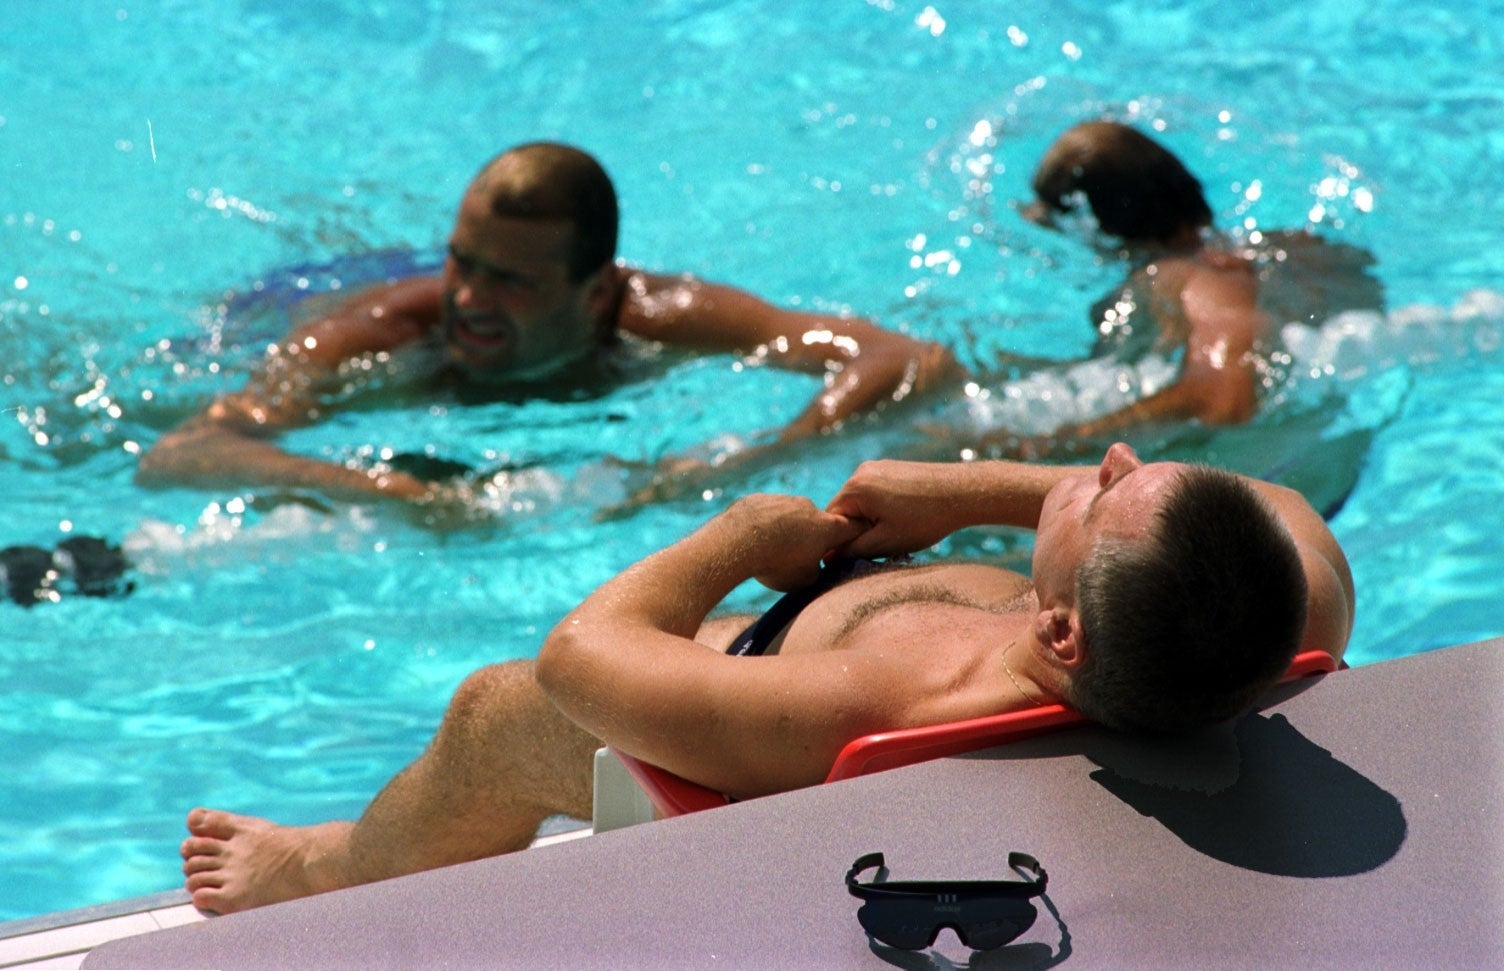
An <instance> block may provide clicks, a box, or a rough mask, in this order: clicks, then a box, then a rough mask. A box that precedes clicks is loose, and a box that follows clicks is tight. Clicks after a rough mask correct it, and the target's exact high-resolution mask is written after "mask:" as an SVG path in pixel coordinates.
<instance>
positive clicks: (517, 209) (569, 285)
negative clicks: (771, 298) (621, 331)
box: [443, 142, 617, 380]
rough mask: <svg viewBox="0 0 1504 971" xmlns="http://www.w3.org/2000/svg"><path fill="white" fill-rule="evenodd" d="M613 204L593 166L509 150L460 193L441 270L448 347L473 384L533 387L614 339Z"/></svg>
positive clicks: (524, 148) (580, 155)
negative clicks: (528, 382)
mask: <svg viewBox="0 0 1504 971" xmlns="http://www.w3.org/2000/svg"><path fill="white" fill-rule="evenodd" d="M616 237H617V205H616V191H615V189H614V188H613V187H612V185H611V179H610V178H609V177H608V176H607V175H606V173H605V171H604V170H603V169H602V168H601V166H600V164H599V163H597V162H596V160H595V159H594V158H592V157H591V156H589V155H588V154H586V153H585V152H582V151H580V150H579V149H576V148H571V147H570V146H568V145H559V144H556V143H552V142H536V143H532V144H528V145H521V146H518V147H516V148H513V149H509V150H508V151H506V152H503V153H502V154H501V155H499V156H497V157H496V158H495V159H493V160H492V161H491V162H489V163H487V165H486V166H485V167H484V168H482V169H481V171H480V172H479V173H478V174H477V175H476V176H475V179H474V180H473V181H472V182H471V183H470V185H469V187H468V188H467V189H466V190H465V195H464V197H463V198H462V199H461V201H460V211H459V215H458V216H457V217H456V219H455V226H454V231H453V233H452V234H451V235H450V238H449V254H448V259H446V260H445V263H444V331H443V332H444V337H445V340H446V342H447V344H448V348H449V353H450V357H451V359H452V360H453V361H454V363H455V364H456V365H458V366H459V367H460V369H461V370H463V371H465V372H466V373H467V374H469V375H470V376H471V377H474V378H478V379H481V380H516V379H522V378H530V377H537V376H540V375H543V374H546V373H548V372H552V371H555V370H557V369H558V368H559V367H561V366H562V365H565V364H568V363H569V362H571V361H574V360H577V359H579V358H581V357H584V356H585V355H587V354H588V353H590V352H591V351H592V350H594V349H595V348H596V347H597V346H599V344H600V343H601V341H602V340H603V339H604V338H605V336H606V335H608V334H609V333H610V322H609V321H608V320H607V319H606V318H607V310H608V309H609V308H608V303H609V296H610V293H611V291H612V288H611V283H612V281H613V280H614V272H613V264H612V261H613V259H614V257H615V255H616Z"/></svg>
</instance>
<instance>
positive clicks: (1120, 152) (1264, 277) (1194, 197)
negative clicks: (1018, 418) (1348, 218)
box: [982, 121, 1383, 454]
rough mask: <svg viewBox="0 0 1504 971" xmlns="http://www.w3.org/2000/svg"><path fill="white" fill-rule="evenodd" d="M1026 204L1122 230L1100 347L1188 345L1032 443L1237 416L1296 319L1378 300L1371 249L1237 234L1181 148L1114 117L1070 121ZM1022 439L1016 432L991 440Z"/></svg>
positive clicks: (1034, 215)
mask: <svg viewBox="0 0 1504 971" xmlns="http://www.w3.org/2000/svg"><path fill="white" fill-rule="evenodd" d="M1033 190H1034V194H1035V201H1034V202H1033V203H1032V204H1030V205H1028V206H1027V207H1026V208H1025V211H1024V214H1025V216H1026V217H1028V218H1030V219H1031V220H1033V221H1035V222H1040V223H1043V224H1046V225H1049V224H1053V222H1054V221H1055V219H1056V217H1058V216H1061V215H1063V214H1066V213H1072V212H1074V211H1076V210H1077V209H1079V208H1080V207H1081V205H1082V204H1083V203H1084V204H1085V206H1086V207H1087V208H1089V209H1090V212H1091V215H1092V216H1093V217H1095V220H1096V225H1097V228H1098V229H1099V230H1100V231H1101V233H1102V234H1104V235H1105V236H1108V237H1112V238H1113V239H1114V240H1115V241H1116V242H1117V243H1118V244H1120V247H1121V249H1120V253H1121V254H1122V255H1123V256H1125V257H1126V259H1127V260H1128V262H1129V264H1130V266H1131V267H1132V269H1131V272H1130V274H1129V277H1128V279H1127V281H1126V282H1125V283H1124V284H1123V286H1122V287H1121V288H1120V289H1119V290H1118V291H1117V292H1115V293H1113V294H1111V295H1109V296H1108V297H1107V298H1106V299H1104V300H1102V301H1100V302H1099V303H1098V304H1097V306H1096V307H1095V308H1093V313H1092V316H1093V320H1092V323H1093V326H1094V327H1095V328H1096V330H1097V333H1098V341H1097V347H1096V349H1095V351H1094V353H1093V357H1094V358H1100V357H1108V356H1117V357H1120V358H1122V359H1124V360H1125V361H1129V360H1136V359H1139V358H1142V357H1143V356H1144V354H1146V353H1148V352H1150V351H1160V352H1163V353H1166V354H1170V353H1174V352H1177V351H1178V352H1179V353H1180V362H1179V373H1178V375H1176V376H1175V377H1174V379H1173V380H1170V381H1169V382H1168V383H1167V384H1165V385H1164V386H1163V387H1160V388H1158V390H1155V391H1153V392H1152V393H1149V394H1147V395H1145V396H1144V397H1142V398H1139V399H1138V400H1136V401H1133V402H1132V403H1130V404H1128V405H1126V406H1123V407H1120V408H1118V409H1117V410H1114V411H1110V412H1108V413H1106V414H1103V415H1100V416H1097V417H1095V418H1092V419H1090V420H1088V421H1084V422H1081V423H1079V424H1074V425H1069V426H1065V427H1062V428H1059V429H1056V430H1055V431H1054V432H1053V433H1052V434H1051V435H1049V436H1048V437H1047V438H1045V439H1034V440H1031V441H1028V442H1025V443H1023V445H1024V450H1025V452H1026V453H1027V454H1038V452H1039V451H1041V450H1048V449H1049V448H1050V447H1051V446H1052V445H1058V444H1060V443H1062V442H1066V441H1069V440H1073V439H1074V440H1079V439H1081V438H1095V439H1104V438H1105V439H1110V438H1111V437H1112V436H1115V435H1118V434H1121V433H1123V432H1124V431H1125V430H1127V429H1129V428H1133V427H1137V426H1141V425H1146V424H1153V423H1162V422H1177V421H1184V420H1190V419H1194V420H1197V421H1200V422H1201V423H1203V424H1206V425H1214V426H1215V425H1237V424H1241V423H1243V422H1246V421H1248V420H1249V419H1251V418H1252V417H1253V416H1254V415H1255V414H1256V413H1257V411H1258V409H1259V400H1260V393H1261V391H1262V390H1263V389H1262V385H1261V380H1262V376H1261V369H1262V368H1263V366H1264V363H1265V362H1267V361H1268V359H1269V356H1270V352H1271V350H1272V349H1273V348H1274V347H1275V345H1276V342H1277V339H1278V331H1279V328H1280V327H1282V326H1283V325H1285V324H1287V323H1290V322H1292V321H1300V322H1304V323H1313V322H1314V323H1320V322H1321V321H1324V320H1326V319H1327V318H1329V317H1330V316H1332V315H1333V314H1335V313H1336V312H1338V311H1340V310H1378V309H1382V307H1383V294H1382V289H1381V287H1380V285H1379V283H1378V281H1377V280H1375V279H1374V278H1373V277H1372V276H1371V275H1370V274H1369V273H1368V272H1367V271H1368V268H1369V266H1371V264H1372V262H1373V259H1372V257H1370V256H1369V255H1368V254H1367V253H1364V252H1362V251H1361V250H1358V249H1356V248H1354V247H1351V246H1347V245H1344V244H1335V243H1325V242H1323V241H1322V240H1321V239H1320V238H1318V237H1316V236H1313V235H1311V234H1309V233H1305V232H1299V233H1296V232H1267V233H1263V234H1262V235H1258V234H1255V235H1254V236H1251V237H1250V240H1249V241H1248V242H1247V243H1242V244H1234V243H1233V242H1232V241H1231V240H1228V239H1226V238H1224V237H1222V236H1221V235H1219V234H1218V233H1216V232H1215V230H1214V229H1213V227H1212V212H1211V208H1210V207H1209V206H1208V205H1207V202H1206V198H1205V196H1204V195H1203V194H1202V189H1201V183H1200V182H1199V181H1197V179H1196V177H1195V176H1193V175H1192V174H1191V173H1190V172H1189V171H1188V170H1187V169H1186V167H1185V166H1184V165H1183V164H1182V163H1181V161H1180V160H1179V159H1178V158H1176V157H1175V155H1174V154H1172V153H1171V152H1170V151H1169V150H1167V149H1166V148H1164V147H1163V146H1162V145H1160V144H1159V143H1158V142H1156V141H1154V140H1153V139H1151V138H1149V137H1148V136H1147V135H1144V134H1142V133H1141V132H1139V131H1136V130H1135V129H1133V128H1130V127H1128V126H1126V125H1122V124H1119V123H1117V122H1112V121H1090V122H1086V123H1084V124H1080V125H1076V126H1075V127H1073V128H1071V129H1069V130H1068V131H1066V132H1065V133H1064V134H1062V135H1061V136H1060V137H1059V138H1058V139H1056V141H1055V142H1054V144H1052V145H1051V146H1050V148H1049V149H1048V150H1047V151H1046V152H1045V155H1044V157H1043V158H1042V159H1041V161H1040V163H1039V166H1038V168H1037V169H1036V171H1035V173H1034V177H1033ZM1005 443H1008V444H1015V445H1016V444H1017V443H1018V440H1017V438H1016V437H1015V436H1013V435H1010V434H1008V433H1007V432H1000V433H996V434H993V435H990V436H989V437H988V438H987V440H986V441H985V442H983V443H982V444H983V445H984V446H985V445H999V444H1005Z"/></svg>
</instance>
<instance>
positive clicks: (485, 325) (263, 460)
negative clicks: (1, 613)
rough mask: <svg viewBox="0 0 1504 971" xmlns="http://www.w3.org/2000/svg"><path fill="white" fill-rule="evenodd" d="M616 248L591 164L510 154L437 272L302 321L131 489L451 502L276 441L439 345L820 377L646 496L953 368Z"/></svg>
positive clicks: (667, 473)
mask: <svg viewBox="0 0 1504 971" xmlns="http://www.w3.org/2000/svg"><path fill="white" fill-rule="evenodd" d="M616 239H617V203H616V193H615V190H614V188H613V187H612V184H611V180H610V178H609V177H608V176H607V175H606V173H605V171H604V170H602V168H601V167H600V165H599V164H598V163H597V162H596V160H595V159H594V158H592V157H591V156H589V155H587V154H586V153H584V152H582V151H580V150H578V149H575V148H572V147H569V146H566V145H559V144H553V143H534V144H528V145H522V146H518V147H516V148H513V149H510V150H509V151H506V152H504V153H502V154H501V155H500V156H498V157H497V158H496V159H494V160H493V161H491V162H490V163H488V164H487V165H486V166H485V167H484V168H483V169H481V171H480V173H479V174H478V175H476V177H475V179H474V180H473V181H472V182H471V183H470V185H469V187H468V188H467V189H466V190H465V193H464V196H463V197H462V198H461V200H460V206H459V213H458V216H457V217H456V220H455V224H454V229H453V231H452V233H451V235H450V237H449V246H448V256H447V258H446V260H445V262H444V268H443V272H442V274H441V275H440V276H427V277H419V278H415V279H407V280H402V281H399V282H396V283H392V284H388V285H383V286H377V287H375V288H373V289H370V290H367V291H365V292H364V293H361V294H359V295H357V296H355V297H353V298H351V299H349V300H347V301H345V302H343V303H342V304H340V305H338V306H336V307H335V308H334V309H333V310H331V311H330V312H329V313H327V314H326V315H325V316H322V317H320V318H318V319H315V320H313V321H311V322H309V323H307V324H304V325H302V326H300V327H298V328H296V329H295V330H294V331H293V332H292V333H291V334H290V335H289V336H288V337H287V338H286V339H285V340H284V341H282V342H281V343H280V344H278V345H276V346H274V347H272V348H271V349H270V352H269V354H268V356H267V359H266V361H265V363H264V365H263V366H262V368H261V370H260V372H259V373H258V374H256V375H255V376H254V377H253V378H252V380H251V381H250V382H249V383H248V385H247V386H246V387H245V388H244V389H243V390H241V391H239V392H236V393H233V394H229V395H226V396H224V397H222V398H220V399H219V400H217V401H215V402H214V403H212V404H211V405H209V406H208V408H206V409H205V410H204V411H203V412H201V413H200V414H198V415H195V416H194V417H192V418H190V419H189V420H188V421H186V422H184V423H183V424H182V425H180V426H179V427H177V428H175V429H173V430H172V431H170V432H168V433H167V434H165V435H163V436H162V438H161V439H160V440H159V441H158V442H157V443H156V445H155V446H154V447H153V448H152V449H151V450H150V451H148V452H147V453H146V454H145V455H144V456H143V457H142V459H141V462H140V466H139V468H138V470H137V473H136V480H137V482H139V483H141V484H142V485H147V486H175V485H191V486H205V487H241V486H290V487H299V488H307V489H313V490H317V491H319V492H321V493H323V494H325V495H327V496H330V497H334V498H341V499H353V500H360V499H367V498H372V497H381V498H391V499H397V500H406V501H409V502H416V503H425V502H431V501H434V500H435V499H440V498H443V497H444V495H445V486H444V485H442V484H441V483H440V482H436V481H433V480H430V479H427V478H423V477H421V476H419V475H414V474H412V473H411V472H409V471H405V470H403V469H401V468H395V467H390V466H384V467H380V468H355V467H350V466H346V465H341V464H335V463H331V462H326V461H322V460H320V459H317V458H311V457H308V456H303V455H295V454H292V453H290V452H288V451H286V450H284V449H283V448H281V447H280V446H279V445H278V444H277V442H276V441H275V439H276V437H277V435H278V434H279V433H280V432H283V431H286V430H288V429H291V428H295V427H299V426H304V425H308V424H312V423H314V422H318V421H320V420H322V419H324V418H325V417H327V411H328V409H329V407H330V403H329V400H328V398H329V396H330V395H331V394H332V393H333V392H334V391H336V390H337V389H339V388H340V387H341V386H342V385H344V384H346V383H347V382H349V381H351V380H352V378H353V377H359V376H360V375H361V374H362V373H363V371H367V370H370V369H371V368H370V366H371V365H372V364H380V363H381V362H383V361H387V360H390V359H391V358H392V357H393V356H394V355H397V354H399V353H407V352H409V351H411V350H421V349H431V350H434V351H436V352H437V353H435V354H434V355H433V357H434V359H435V369H436V370H437V371H438V373H439V376H440V377H441V378H442V379H445V380H449V381H454V382H461V383H468V384H472V385H502V386H508V387H511V388H514V389H515V388H519V387H520V388H523V389H527V388H529V387H531V388H535V389H541V388H544V387H548V386H557V385H560V384H567V383H568V382H571V381H574V382H578V381H581V380H588V379H589V378H590V377H591V376H593V375H597V374H599V373H600V371H601V368H600V364H601V360H602V359H603V358H606V357H609V356H610V355H611V353H612V352H613V350H614V349H616V348H617V347H618V346H619V345H620V344H621V343H623V342H625V341H639V342H657V343H659V344H662V345H665V346H668V347H673V348H682V349H685V350H689V351H694V352H698V353H733V354H756V355H758V356H760V357H762V358H763V359H765V360H766V361H767V362H768V363H770V364H773V365H776V366H780V367H785V368H791V369H796V370H802V371H809V372H814V373H818V374H821V375H823V376H824V379H825V381H824V386H823V387H822V388H821V389H820V391H819V392H818V393H817V394H816V395H815V397H814V400H813V401H811V402H810V403H809V405H808V406H807V407H806V408H805V409H804V410H803V412H802V413H801V414H799V415H798V416H797V417H796V418H794V419H793V420H792V421H791V422H789V423H788V424H787V425H786V426H785V427H783V428H781V429H779V430H777V431H776V433H773V434H772V435H771V439H772V440H771V441H769V442H766V443H763V444H761V445H758V446H753V447H749V448H746V449H744V450H742V451H740V452H737V453H735V454H732V455H721V456H717V457H716V458H715V459H713V460H696V459H688V458H671V459H668V460H665V461H664V462H663V463H662V464H661V466H660V468H659V470H658V477H657V480H656V481H655V483H654V484H653V485H651V486H649V487H648V488H647V490H646V491H647V493H648V494H649V496H651V495H652V494H654V493H655V492H657V491H672V490H673V489H675V488H676V487H677V488H682V487H686V486H687V485H688V484H690V483H692V482H695V481H698V480H697V477H699V476H704V475H707V474H710V473H711V472H712V469H711V465H712V464H714V465H715V466H717V468H718V470H724V469H726V468H727V467H728V466H732V465H738V464H746V463H749V462H751V461H753V460H754V459H755V458H757V457H759V456H767V455H770V454H774V455H776V454H777V452H776V450H777V448H778V446H781V445H785V444H787V443H790V442H794V441H797V440H800V439H804V438H807V437H810V436H814V435H819V434H822V433H825V432H829V431H832V430H834V429H836V428H838V427H840V426H841V424H842V423H843V422H846V421H848V420H849V419H851V418H853V417H854V416H857V415H861V414H863V413H866V412H870V411H873V410H875V409H878V408H880V407H881V406H882V405H884V404H885V403H892V402H895V401H899V400H902V399H905V398H907V397H909V396H912V395H916V394H918V393H920V392H923V391H926V390H929V389H930V388H931V387H932V386H934V385H935V384H937V383H939V382H941V381H942V380H943V379H944V378H945V377H946V376H948V375H951V374H952V373H956V366H955V364H954V361H953V360H952V358H951V356H950V355H949V353H948V352H946V351H945V350H944V349H942V348H941V347H939V346H938V345H935V344H926V343H921V342H918V341H914V340H910V339H908V338H906V337H903V336H901V335H899V334H896V333H893V332H891V331H887V330H884V329H882V328H880V327H878V326H876V325H874V324H872V323H870V322H868V321H866V320H861V319H858V318H854V317H841V316H832V315H824V314H812V313H802V312H796V311H790V310H783V309H779V308H777V307H773V306H771V305H769V304H767V303H765V302H763V301H762V300H760V299H758V298H756V297H754V296H751V295H749V294H747V293H744V292H741V291H738V290H734V289H731V288H730V287H726V286H721V285H718V284H714V283H708V282H705V281H702V280H697V279H695V278H693V277H689V276H666V275H661V274H656V273H648V272H645V271H642V270H637V269H632V268H629V267H626V266H623V265H621V264H619V263H617V262H616V261H615V251H616ZM376 370H378V371H379V370H380V368H379V367H377V368H376ZM665 417H667V416H665Z"/></svg>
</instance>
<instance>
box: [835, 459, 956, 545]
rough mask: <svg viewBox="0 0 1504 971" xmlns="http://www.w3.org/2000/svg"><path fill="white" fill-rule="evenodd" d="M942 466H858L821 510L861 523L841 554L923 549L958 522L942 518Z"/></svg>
mask: <svg viewBox="0 0 1504 971" xmlns="http://www.w3.org/2000/svg"><path fill="white" fill-rule="evenodd" d="M947 471H948V470H947V468H946V467H945V466H943V465H937V464H933V463H928V462H900V461H894V460H880V461H876V462H863V463H862V464H861V465H859V466H857V470H856V472H855V473H853V474H852V476H851V478H850V479H848V480H846V484H845V485H843V486H842V487H841V491H840V492H838V493H836V497H835V498H834V499H832V500H831V501H830V504H829V505H827V506H826V507H825V509H826V511H827V512H830V513H834V514H835V515H837V516H842V517H845V518H846V519H849V520H854V521H857V522H861V523H863V524H865V526H866V529H865V530H864V531H863V532H861V533H859V534H857V535H856V536H853V537H852V539H851V540H849V541H847V542H846V543H845V544H843V545H842V546H841V547H839V548H838V549H837V552H838V553H840V554H841V555H843V556H864V557H865V556H893V555H896V554H901V553H914V552H917V551H919V550H922V549H928V548H929V547H931V546H934V545H935V544H936V543H938V542H940V541H941V540H942V539H944V538H945V537H946V536H949V535H950V534H951V533H952V532H954V531H955V530H956V529H957V528H959V527H960V526H961V525H964V524H963V523H958V522H954V521H952V519H951V518H950V517H948V516H947V515H946V511H947V506H948V503H947V501H946V495H947V486H946V484H945V478H946V472H947Z"/></svg>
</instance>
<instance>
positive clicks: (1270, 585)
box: [1067, 466, 1306, 733]
mask: <svg viewBox="0 0 1504 971" xmlns="http://www.w3.org/2000/svg"><path fill="white" fill-rule="evenodd" d="M1076 603H1077V607H1078V609H1079V611H1080V616H1081V627H1082V631H1083V634H1084V637H1085V642H1086V648H1085V649H1086V656H1085V658H1084V659H1083V661H1082V665H1081V667H1080V669H1079V670H1078V671H1077V672H1076V673H1075V674H1074V675H1073V676H1072V678H1071V680H1070V684H1069V686H1068V688H1067V694H1068V696H1069V700H1070V702H1071V703H1072V704H1073V705H1074V706H1075V707H1076V708H1078V709H1079V710H1080V711H1082V712H1083V713H1085V714H1087V715H1089V716H1091V717H1092V718H1095V719H1096V720H1098V721H1100V722H1102V723H1103V724H1105V725H1108V726H1109V727H1112V728H1118V729H1123V730H1129V731H1146V732H1154V733H1168V732H1175V731H1184V730H1189V729H1193V728H1197V727H1200V726H1203V725H1209V724H1213V723H1216V722H1219V721H1223V720H1225V719H1228V718H1231V717H1233V716H1234V715H1238V714H1241V713H1242V712H1244V711H1246V710H1248V708H1250V707H1251V706H1252V705H1253V704H1254V702H1256V701H1257V700H1258V698H1259V697H1260V695H1262V694H1263V693H1264V692H1265V691H1266V690H1268V688H1269V687H1270V686H1271V685H1273V684H1274V683H1275V682H1276V681H1278V680H1279V678H1280V676H1281V675H1282V674H1283V673H1284V672H1285V670H1286V669H1288V667H1289V666H1290V661H1291V659H1293V658H1294V656H1295V651H1296V648H1297V647H1298V646H1299V644H1300V638H1301V635H1302V633H1303V632H1304V630H1305V620H1306V579H1305V571H1304V569H1303V568H1302V565H1301V562H1300V555H1299V553H1298V552H1297V551H1296V549H1295V542H1294V540H1293V539H1292V538H1291V537H1290V534H1289V532H1288V531H1287V530H1286V529H1285V528H1284V526H1283V525H1282V524H1281V522H1280V520H1279V517H1278V516H1276V515H1275V513H1274V511H1273V510H1272V509H1271V508H1270V507H1269V505H1268V504H1267V503H1266V502H1265V501H1264V500H1263V499H1262V498H1261V497H1260V496H1259V495H1258V494H1257V493H1256V492H1255V491H1254V490H1253V489H1252V488H1251V487H1250V486H1249V485H1248V484H1247V483H1246V482H1243V481H1241V480H1240V479H1239V478H1238V477H1237V476H1235V475H1232V474H1231V473H1228V472H1223V471H1221V470H1218V469H1211V468H1207V467H1205V466H1191V467H1189V468H1188V469H1187V470H1186V471H1185V472H1184V473H1183V474H1182V475H1181V476H1180V479H1179V481H1178V482H1177V483H1176V484H1175V486H1173V487H1172V489H1171V491H1170V493H1169V495H1168V497H1167V499H1166V501H1165V503H1164V505H1163V506H1162V507H1161V509H1160V511H1159V514H1158V516H1157V517H1156V524H1155V529H1154V530H1153V532H1152V534H1151V536H1150V538H1149V539H1148V540H1147V541H1143V542H1134V543H1129V542H1128V541H1126V540H1121V539H1116V538H1107V539H1104V540H1102V541H1100V542H1099V543H1098V545H1097V548H1096V549H1095V550H1094V551H1093V553H1092V556H1091V558H1090V559H1088V560H1087V562H1086V563H1085V564H1083V565H1082V566H1081V568H1080V569H1079V570H1078V571H1077V574H1076Z"/></svg>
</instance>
